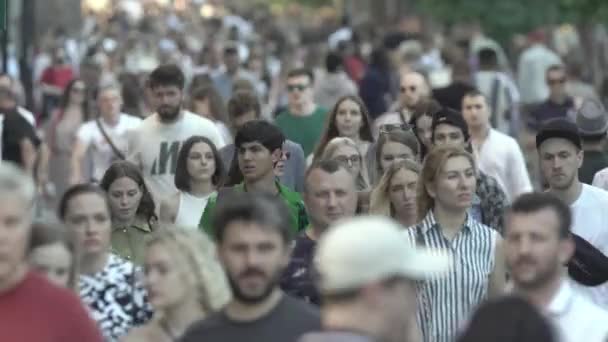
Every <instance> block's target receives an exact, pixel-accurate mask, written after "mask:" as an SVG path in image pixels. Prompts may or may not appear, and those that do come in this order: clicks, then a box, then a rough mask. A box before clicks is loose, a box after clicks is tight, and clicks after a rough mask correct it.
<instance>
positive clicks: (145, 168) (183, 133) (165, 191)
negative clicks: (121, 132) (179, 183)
mask: <svg viewBox="0 0 608 342" xmlns="http://www.w3.org/2000/svg"><path fill="white" fill-rule="evenodd" d="M194 135H200V136H203V137H206V138H208V139H209V140H211V142H213V143H214V144H215V145H216V147H217V148H218V149H220V148H222V147H223V146H224V145H225V143H224V140H223V139H222V136H221V134H220V132H219V130H218V129H217V126H216V125H215V124H214V123H213V122H212V121H211V120H209V119H206V118H203V117H200V116H198V115H196V114H194V113H191V112H188V111H184V112H183V117H182V118H181V119H179V121H177V122H174V123H171V124H166V123H163V122H161V121H160V119H159V117H158V114H156V113H154V114H152V115H150V116H149V117H147V118H146V119H144V120H143V121H142V123H141V125H140V126H139V128H138V129H137V130H135V131H134V132H133V135H132V139H131V141H130V142H129V154H128V156H129V157H128V159H129V160H131V161H133V162H134V163H135V164H137V165H138V166H139V167H140V169H141V170H142V173H143V175H144V178H145V179H146V184H147V185H148V187H149V190H150V192H151V193H152V195H153V196H154V198H155V199H156V200H157V201H158V203H160V200H161V199H163V198H166V197H167V196H171V195H172V194H174V193H175V192H177V188H176V187H175V183H174V175H175V168H176V166H177V156H178V153H179V150H180V148H181V146H182V144H183V142H184V141H186V140H187V139H188V138H190V137H192V136H194Z"/></svg>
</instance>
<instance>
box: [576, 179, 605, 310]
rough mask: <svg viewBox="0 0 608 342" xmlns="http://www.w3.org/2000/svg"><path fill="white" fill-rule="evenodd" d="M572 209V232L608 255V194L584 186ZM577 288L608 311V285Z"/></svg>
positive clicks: (589, 186) (598, 189)
mask: <svg viewBox="0 0 608 342" xmlns="http://www.w3.org/2000/svg"><path fill="white" fill-rule="evenodd" d="M570 209H572V218H573V221H574V222H573V225H572V232H573V233H575V234H577V235H579V236H580V237H582V238H583V239H585V240H587V241H588V242H589V243H591V244H592V245H593V246H595V248H597V249H599V250H600V251H601V252H602V253H604V255H608V192H606V191H604V190H602V189H600V188H596V187H594V186H591V185H587V184H583V189H582V191H581V194H580V196H579V197H578V199H577V200H576V201H575V202H574V203H572V205H570ZM575 287H576V289H577V290H578V291H579V292H581V293H583V294H585V295H587V296H588V297H589V298H591V300H592V301H593V302H594V303H595V304H597V305H599V306H600V307H602V308H604V309H606V310H608V284H604V285H600V286H596V287H586V286H578V285H575Z"/></svg>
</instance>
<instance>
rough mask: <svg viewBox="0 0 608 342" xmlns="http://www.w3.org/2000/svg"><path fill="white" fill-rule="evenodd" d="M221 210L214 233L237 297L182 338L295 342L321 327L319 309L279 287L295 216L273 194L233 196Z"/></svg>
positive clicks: (193, 340)
mask: <svg viewBox="0 0 608 342" xmlns="http://www.w3.org/2000/svg"><path fill="white" fill-rule="evenodd" d="M227 196H231V198H230V199H227V200H225V201H222V202H221V203H220V204H218V207H217V208H216V212H215V213H216V214H215V216H214V220H213V228H214V229H213V232H214V234H215V239H216V242H217V247H218V255H219V258H220V261H221V262H222V264H223V266H224V268H225V270H226V273H227V276H228V280H229V283H230V285H231V287H232V292H233V296H234V298H233V300H232V301H231V302H230V303H229V304H228V305H227V306H226V307H225V308H224V309H223V310H221V311H220V312H218V313H216V314H214V315H212V316H210V317H208V318H207V319H205V320H203V321H202V322H199V323H197V324H195V325H194V326H193V327H192V328H190V329H189V331H188V332H187V333H186V334H185V335H184V336H183V338H182V340H181V341H182V342H198V341H206V342H216V341H217V342H231V341H234V342H241V341H247V342H258V341H259V342H274V341H276V342H295V341H296V340H297V338H298V337H299V336H300V335H302V334H304V333H306V332H310V331H313V330H315V329H318V328H319V327H320V324H321V323H320V317H319V313H318V311H317V309H315V308H313V307H312V306H309V305H308V304H306V303H304V302H300V301H298V300H296V299H293V298H291V297H289V296H287V295H285V294H283V292H282V291H281V290H280V288H279V286H278V282H279V278H280V276H281V274H282V272H283V270H284V269H285V267H286V266H287V263H288V261H289V255H290V251H291V248H290V246H291V236H290V234H291V233H290V232H291V228H290V225H291V217H290V214H289V209H288V208H287V207H286V205H285V204H284V203H283V202H282V201H280V200H279V199H277V198H276V197H275V196H273V195H271V194H261V193H249V192H243V193H238V195H235V194H231V195H227Z"/></svg>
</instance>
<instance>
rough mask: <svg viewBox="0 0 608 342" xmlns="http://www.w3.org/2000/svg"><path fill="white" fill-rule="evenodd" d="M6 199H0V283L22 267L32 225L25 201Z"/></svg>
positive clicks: (6, 197)
mask: <svg viewBox="0 0 608 342" xmlns="http://www.w3.org/2000/svg"><path fill="white" fill-rule="evenodd" d="M8 197H9V196H7V195H6V194H4V195H2V196H1V197H0V283H5V282H6V281H9V279H11V277H12V276H13V275H14V274H15V273H14V272H15V271H16V270H17V269H18V268H19V267H20V266H23V265H24V263H25V255H26V249H27V245H28V240H29V236H30V229H31V228H30V225H31V223H32V222H31V212H30V209H29V208H28V206H27V205H25V201H23V200H21V199H15V198H12V196H11V198H8Z"/></svg>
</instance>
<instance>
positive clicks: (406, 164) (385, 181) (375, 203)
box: [369, 159, 420, 217]
mask: <svg viewBox="0 0 608 342" xmlns="http://www.w3.org/2000/svg"><path fill="white" fill-rule="evenodd" d="M403 169H405V170H409V171H412V172H415V173H417V174H418V176H420V164H418V163H416V162H415V161H413V160H409V159H406V160H402V161H400V162H397V163H394V164H392V165H391V166H390V167H389V168H388V170H386V172H385V173H384V175H383V176H382V178H380V181H379V182H378V185H376V187H375V188H374V190H373V191H372V193H371V196H370V206H369V211H370V213H371V214H376V215H383V216H388V217H394V216H395V212H394V211H395V210H394V208H393V206H392V204H391V200H390V197H389V195H388V192H389V188H390V186H391V182H392V181H393V177H394V176H395V175H396V174H397V173H398V172H399V171H401V170H403ZM419 184H420V183H419Z"/></svg>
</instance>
